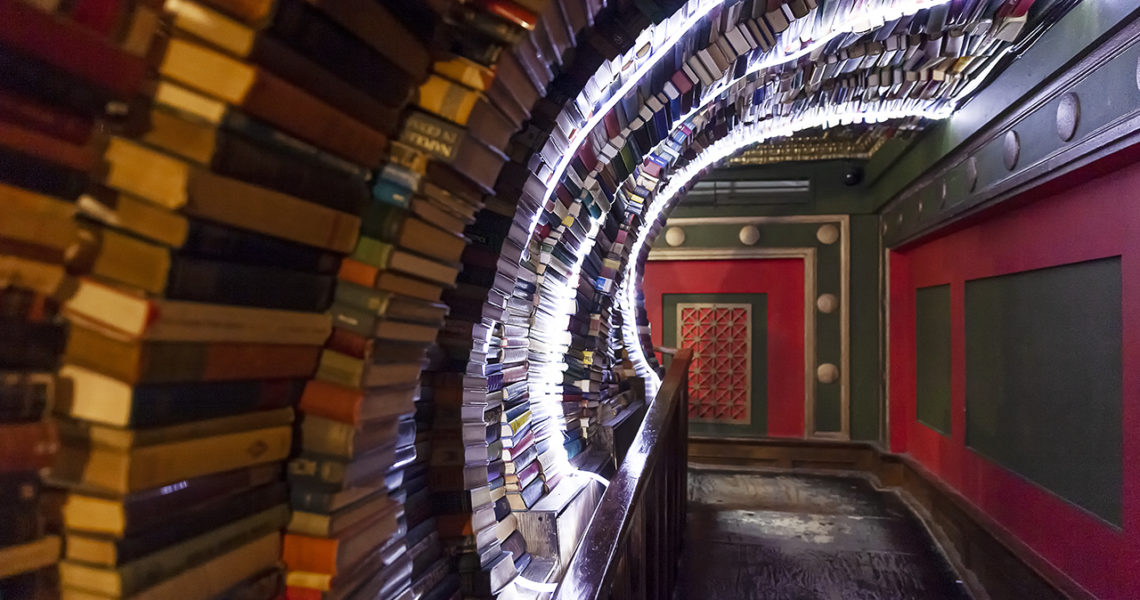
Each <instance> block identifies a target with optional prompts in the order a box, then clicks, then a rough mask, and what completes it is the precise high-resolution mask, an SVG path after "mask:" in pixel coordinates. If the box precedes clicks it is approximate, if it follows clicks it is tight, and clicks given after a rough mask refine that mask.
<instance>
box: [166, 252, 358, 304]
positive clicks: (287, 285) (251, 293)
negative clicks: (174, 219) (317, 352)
mask: <svg viewBox="0 0 1140 600" xmlns="http://www.w3.org/2000/svg"><path fill="white" fill-rule="evenodd" d="M335 282H336V280H335V278H333V277H331V276H327V275H312V274H309V273H303V272H300V271H293V270H289V269H278V268H273V267H260V266H251V265H239V264H233V263H224V262H215V261H206V260H200V259H195V258H185V257H174V259H173V260H172V262H171V266H170V273H169V275H168V280H167V285H166V290H165V295H166V297H167V298H169V299H171V300H190V301H195V302H209V303H214V304H234V305H239V306H257V307H262V308H274V309H284V310H299V311H311V312H319V311H323V310H325V309H326V308H328V306H329V304H330V303H331V302H332V293H333V285H334V284H335Z"/></svg>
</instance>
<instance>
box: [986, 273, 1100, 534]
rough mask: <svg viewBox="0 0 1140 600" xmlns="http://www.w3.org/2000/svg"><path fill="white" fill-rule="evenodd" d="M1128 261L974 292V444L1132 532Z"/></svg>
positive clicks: (1010, 278)
mask: <svg viewBox="0 0 1140 600" xmlns="http://www.w3.org/2000/svg"><path fill="white" fill-rule="evenodd" d="M1120 273H1121V272H1120V259H1119V257H1116V258H1106V259H1101V260H1095V261H1088V262H1082V263H1076V264H1071V265H1064V266H1059V267H1052V268H1048V269H1040V270H1036V271H1027V272H1022V273H1015V274H1012V275H1004V276H1000V277H991V278H986V279H978V280H973V281H968V282H966V290H965V292H966V302H965V311H966V315H965V316H966V444H967V445H968V446H969V447H971V448H973V449H975V450H976V451H978V452H979V453H981V454H982V455H984V456H986V457H988V458H990V459H992V460H994V461H995V462H997V463H998V464H1001V465H1003V466H1004V467H1006V468H1008V469H1010V470H1012V471H1014V472H1016V473H1018V474H1020V475H1022V476H1024V477H1026V478H1027V479H1029V480H1031V481H1034V482H1036V483H1037V484H1039V485H1041V486H1042V487H1044V488H1046V489H1048V490H1050V491H1052V492H1053V493H1055V494H1057V495H1058V496H1060V497H1062V498H1064V499H1066V500H1068V501H1070V502H1072V503H1073V504H1076V505H1078V506H1081V507H1083V508H1085V509H1087V510H1089V511H1090V512H1092V513H1094V514H1096V515H1098V516H1100V517H1101V518H1103V519H1105V520H1106V521H1109V522H1111V523H1115V524H1118V525H1119V524H1120V523H1121V511H1122V508H1121V502H1122V498H1121V496H1122V490H1121V487H1122V473H1121V472H1122V464H1121V462H1122V457H1121V444H1122V432H1121V386H1122V367H1121V274H1120Z"/></svg>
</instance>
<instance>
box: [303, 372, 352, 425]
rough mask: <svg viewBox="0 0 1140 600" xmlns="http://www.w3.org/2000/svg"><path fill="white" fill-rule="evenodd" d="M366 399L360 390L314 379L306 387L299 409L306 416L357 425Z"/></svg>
mask: <svg viewBox="0 0 1140 600" xmlns="http://www.w3.org/2000/svg"><path fill="white" fill-rule="evenodd" d="M363 400H364V397H363V394H362V393H361V392H360V390H356V389H352V388H348V387H344V386H340V385H336V384H333V383H328V382H324V381H321V380H319V379H313V380H311V381H309V383H308V384H306V385H305V392H304V393H303V394H302V395H301V402H300V404H299V405H298V408H299V409H300V410H301V412H303V413H305V414H311V415H316V416H319V417H325V418H326V419H332V420H334V421H341V422H343V423H357V422H358V421H359V419H360V404H361V402H363Z"/></svg>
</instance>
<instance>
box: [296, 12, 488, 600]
mask: <svg viewBox="0 0 1140 600" xmlns="http://www.w3.org/2000/svg"><path fill="white" fill-rule="evenodd" d="M312 4H315V5H316V8H317V9H318V10H316V11H314V10H313V9H312V8H308V9H307V10H308V11H309V12H308V13H306V14H304V15H301V16H299V17H297V18H298V19H303V21H302V22H303V23H305V24H306V25H307V26H309V27H310V28H311V30H312V31H318V29H317V27H316V25H314V22H315V21H316V20H317V19H320V18H322V17H325V18H327V22H326V27H327V31H326V30H319V32H321V33H326V34H327V32H328V31H333V32H339V33H340V34H342V35H341V36H340V37H339V38H338V39H337V40H336V42H337V45H336V46H335V47H334V48H329V50H330V51H332V52H333V55H332V59H333V60H338V61H342V62H348V63H349V65H350V66H351V67H352V68H354V72H355V76H354V78H352V79H351V80H350V81H351V82H352V84H353V85H359V86H360V88H361V91H363V92H365V93H367V94H369V95H370V96H372V100H373V101H380V102H384V103H386V105H387V106H389V107H394V108H395V109H396V110H400V109H402V108H403V105H404V103H405V102H406V101H407V100H408V99H410V98H412V97H414V95H415V89H416V88H417V86H420V85H425V82H426V81H427V80H428V75H429V70H430V63H431V58H430V54H429V52H428V44H429V43H430V41H431V39H432V36H433V31H432V30H433V27H434V23H435V21H436V20H437V15H436V14H435V13H434V12H433V11H432V10H431V8H430V7H428V6H411V5H407V4H406V3H405V4H402V5H398V6H397V5H394V6H393V10H392V12H391V13H390V12H389V11H388V10H387V9H386V8H385V6H383V5H381V4H378V3H353V2H317V3H312ZM346 33H347V34H351V37H349V36H346V35H343V34H346ZM349 42H355V44H354V45H353V46H351V48H352V49H353V52H352V53H349V52H348V48H350V47H349V46H348V43H349ZM327 43H329V44H332V43H333V40H332V39H331V38H329V39H328V40H327ZM349 59H351V60H349ZM403 118H404V117H403V115H402V114H401V115H400V117H399V118H398V119H395V120H394V121H395V122H394V123H393V126H392V127H391V128H390V129H389V131H392V132H393V133H395V132H396V130H397V129H398V128H399V125H398V124H396V122H398V121H399V120H402V119H403ZM387 158H388V159H389V161H390V162H388V163H387V164H384V165H382V166H381V167H380V168H378V169H377V170H376V171H375V172H374V173H373V176H372V179H371V181H370V182H369V187H370V189H369V192H370V193H369V194H368V195H367V198H366V202H364V203H363V204H362V205H361V210H360V215H361V217H362V221H361V228H360V231H359V237H358V239H357V241H356V243H355V245H354V247H353V248H352V251H351V253H350V254H349V256H348V257H346V258H345V259H344V260H343V261H342V262H341V264H340V268H339V270H338V272H337V281H336V284H335V290H334V293H333V303H332V306H331V308H330V310H329V312H330V314H331V316H332V322H333V331H332V335H331V336H330V337H329V339H328V341H327V343H326V344H325V348H324V349H323V351H322V353H321V358H320V362H319V365H318V367H317V370H316V376H315V377H314V379H313V380H312V381H310V382H309V383H308V385H307V386H306V389H305V391H304V394H303V396H302V398H301V402H300V410H301V413H302V416H301V426H300V437H299V440H298V443H297V444H296V447H297V450H298V452H299V454H298V455H297V457H296V458H294V459H293V460H292V461H291V462H290V465H289V481H290V484H291V486H292V491H291V500H292V504H293V509H294V512H293V517H292V519H291V521H290V523H289V526H288V533H287V534H286V536H285V542H284V551H283V558H284V562H285V564H286V567H287V568H288V569H289V572H288V574H287V576H286V582H287V585H288V587H287V593H288V596H289V597H290V598H325V599H334V598H350V597H369V598H400V599H410V598H419V597H429V595H430V597H448V596H446V595H431V594H433V593H434V589H435V587H436V586H435V584H434V583H433V582H431V581H428V580H426V579H425V578H424V573H425V571H426V570H427V568H428V567H429V566H430V564H431V563H432V562H433V561H435V559H436V558H437V557H438V556H439V546H438V542H437V538H436V537H435V536H434V535H430V532H431V530H432V529H433V526H432V525H431V523H430V516H431V515H430V506H429V505H427V504H426V502H425V493H426V472H425V468H426V463H425V461H424V459H423V457H424V454H423V451H422V449H421V448H422V443H421V441H422V433H421V432H419V431H418V427H417V421H416V400H417V398H418V383H419V378H420V371H421V369H422V367H423V365H424V361H425V351H426V349H427V347H428V346H429V345H430V344H431V343H432V342H433V341H434V339H435V337H436V334H437V331H438V329H439V327H440V325H441V324H442V319H443V316H444V315H445V314H446V312H447V307H446V306H445V305H443V304H441V303H440V302H439V297H440V292H441V290H442V289H443V288H444V287H446V286H448V285H451V284H452V283H453V281H454V278H455V275H456V273H457V267H456V265H455V262H456V261H457V260H458V256H459V253H460V252H461V251H462V249H463V248H464V246H465V243H464V240H463V239H462V237H461V236H460V231H461V230H462V227H463V225H464V223H465V222H466V220H467V219H468V218H469V215H470V213H471V212H473V208H470V207H468V206H465V205H462V203H460V204H456V203H454V201H453V200H452V199H450V198H448V197H445V196H446V195H445V194H430V193H429V194H422V195H416V196H415V197H413V192H414V191H417V190H419V189H420V187H421V186H420V184H419V180H420V170H421V169H422V167H423V165H424V163H425V162H426V160H425V159H424V157H423V156H422V155H420V154H419V153H418V152H416V151H415V150H413V149H412V148H410V147H408V146H405V145H402V144H400V143H398V142H392V143H391V145H390V150H389V154H388V157H387ZM376 164H379V163H376ZM374 166H375V165H374ZM425 508H426V509H428V510H425Z"/></svg>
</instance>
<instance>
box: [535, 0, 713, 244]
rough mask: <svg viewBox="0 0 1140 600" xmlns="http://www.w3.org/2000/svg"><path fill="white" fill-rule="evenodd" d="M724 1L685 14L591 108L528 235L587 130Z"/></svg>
mask: <svg viewBox="0 0 1140 600" xmlns="http://www.w3.org/2000/svg"><path fill="white" fill-rule="evenodd" d="M724 2H725V0H720V1H719V2H709V3H708V4H706V5H705V6H702V7H700V8H698V9H697V11H696V12H694V13H693V14H692V15H690V16H689V18H688V20H686V21H685V24H684V25H682V26H681V27H678V28H677V30H676V31H674V32H673V33H672V34H671V35H670V36H669V37H668V38H667V39H666V40H665V43H664V44H662V45H661V46H660V47H658V48H654V49H653V53H652V54H650V57H649V58H648V59H646V60H645V61H644V62H642V63H641V66H639V67H637V69H636V70H635V71H634V73H633V75H632V76H630V77H629V79H628V80H627V81H624V82H623V83H622V85H621V87H620V88H618V91H617V93H615V94H613V95H611V96H610V97H609V98H607V99H606V101H605V103H604V104H602V107H601V108H600V109H599V110H597V111H594V114H592V115H590V118H589V119H587V120H586V124H585V125H583V126H581V127H579V128H578V130H577V132H576V133H577V135H576V136H575V138H572V139H571V140H570V147H569V148H567V149H566V152H565V153H564V154H563V155H562V160H561V161H559V163H558V164H557V165H555V167H554V171H553V172H552V173H551V174H550V179H548V180H547V182H546V192H545V193H544V194H543V195H542V203H541V205H540V206H539V209H538V211H537V212H536V213H535V215H534V217H532V218H531V221H530V230H529V232H528V233H529V235H530V236H531V237H533V236H534V230H535V229H536V228H537V227H538V219H539V217H541V215H542V211H543V210H544V207H545V206H546V202H547V200H549V199H550V194H552V193H553V192H554V188H555V186H557V185H558V182H559V181H562V176H563V175H564V174H565V173H566V169H567V168H568V167H569V166H570V161H571V160H573V159H574V156H575V155H576V154H577V153H578V150H579V149H580V148H581V147H582V144H583V143H585V142H586V140H587V139H589V137H590V135H589V133H590V132H591V131H593V130H594V128H595V127H597V126H598V123H601V122H602V119H603V118H605V116H606V115H607V114H609V112H610V110H612V109H613V107H614V106H615V105H616V104H617V103H618V102H620V101H621V99H622V98H624V97H625V96H626V94H628V93H629V91H630V90H632V89H633V87H634V86H635V85H637V84H638V83H640V82H641V79H642V78H643V77H645V75H646V74H647V73H648V72H649V70H650V69H651V68H653V67H654V66H655V65H656V64H657V61H659V60H661V57H663V56H665V53H666V51H672V50H673V46H675V45H676V44H677V42H678V41H680V39H681V38H682V37H684V35H685V34H686V33H688V31H689V30H690V29H692V28H693V26H694V25H696V24H697V23H699V22H700V20H701V19H703V18H704V17H705V15H707V14H709V11H711V10H712V9H713V8H715V7H717V6H719V5H720V4H723V3H724Z"/></svg>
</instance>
